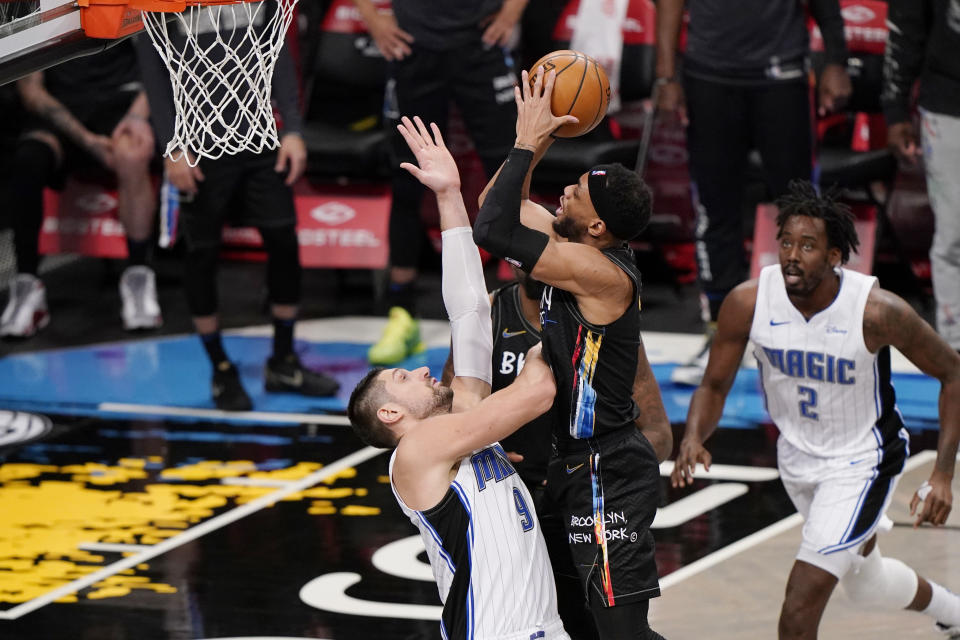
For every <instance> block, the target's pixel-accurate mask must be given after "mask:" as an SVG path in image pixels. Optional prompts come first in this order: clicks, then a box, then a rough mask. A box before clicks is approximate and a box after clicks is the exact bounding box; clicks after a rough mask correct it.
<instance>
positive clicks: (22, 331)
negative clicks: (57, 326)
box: [0, 273, 50, 338]
mask: <svg viewBox="0 0 960 640" xmlns="http://www.w3.org/2000/svg"><path fill="white" fill-rule="evenodd" d="M48 324H50V313H49V312H48V311H47V290H46V288H45V287H44V286H43V283H42V282H40V279H39V278H37V277H36V276H33V275H30V274H29V273H20V274H17V276H16V277H15V278H14V279H13V281H12V282H11V283H10V300H9V301H8V302H7V308H6V309H4V310H3V316H0V336H11V337H17V338H29V337H30V336H32V335H34V334H35V333H36V332H37V331H39V330H40V329H43V328H44V327H45V326H47V325H48Z"/></svg>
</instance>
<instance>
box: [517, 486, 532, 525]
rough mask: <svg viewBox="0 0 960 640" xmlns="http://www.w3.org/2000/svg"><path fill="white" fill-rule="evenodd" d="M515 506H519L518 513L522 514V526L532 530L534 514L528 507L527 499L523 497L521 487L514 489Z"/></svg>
mask: <svg viewBox="0 0 960 640" xmlns="http://www.w3.org/2000/svg"><path fill="white" fill-rule="evenodd" d="M513 506H515V507H516V508H517V513H519V514H520V526H521V527H523V530H524V531H530V530H531V529H533V514H531V513H530V509H528V508H527V501H526V500H524V499H523V494H522V493H520V489H517V488H516V487H514V489H513Z"/></svg>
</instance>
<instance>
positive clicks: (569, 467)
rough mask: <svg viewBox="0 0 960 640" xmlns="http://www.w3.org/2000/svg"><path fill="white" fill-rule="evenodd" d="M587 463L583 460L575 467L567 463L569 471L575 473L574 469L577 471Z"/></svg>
mask: <svg viewBox="0 0 960 640" xmlns="http://www.w3.org/2000/svg"><path fill="white" fill-rule="evenodd" d="M585 464H586V463H585V462H581V463H580V464H578V465H577V466H575V467H571V466H570V465H567V473H573V472H574V471H576V470H577V469H579V468H580V467H582V466H583V465H585Z"/></svg>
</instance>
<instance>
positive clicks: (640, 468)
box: [547, 425, 660, 607]
mask: <svg viewBox="0 0 960 640" xmlns="http://www.w3.org/2000/svg"><path fill="white" fill-rule="evenodd" d="M617 435H618V436H619V437H610V436H608V437H606V438H604V437H601V438H591V439H590V440H584V441H580V442H577V443H576V444H577V445H578V446H577V447H576V450H573V451H561V453H560V454H559V455H558V456H557V457H555V458H554V459H553V460H552V461H551V463H550V469H549V471H548V477H547V491H548V492H550V493H551V496H552V498H553V500H555V501H556V503H557V504H558V505H559V508H560V511H561V513H562V516H563V520H564V525H565V528H566V534H567V543H568V545H569V546H570V552H571V554H572V555H573V561H574V564H575V566H576V568H577V572H578V573H579V575H580V579H581V581H582V582H583V585H584V589H585V592H586V594H587V598H588V599H589V600H592V599H597V600H599V601H600V602H602V603H603V605H604V606H607V607H612V606H615V605H618V604H628V603H631V602H638V601H642V600H648V599H650V598H655V597H657V596H659V595H660V584H659V581H658V577H657V565H656V562H655V559H654V542H653V535H652V534H651V533H650V525H651V524H652V523H653V518H654V516H655V515H656V513H657V506H658V505H659V502H660V468H659V465H658V464H657V456H656V453H655V452H654V450H653V447H652V446H651V445H650V442H649V441H648V440H647V439H646V437H644V436H643V435H642V434H641V433H640V432H639V430H637V429H636V428H634V427H633V426H632V425H631V426H630V427H628V428H625V429H624V430H623V431H622V432H621V433H618V434H617Z"/></svg>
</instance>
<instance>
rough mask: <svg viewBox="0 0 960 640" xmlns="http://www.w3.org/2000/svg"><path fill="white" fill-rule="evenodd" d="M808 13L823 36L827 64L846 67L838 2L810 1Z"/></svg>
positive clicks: (845, 42) (841, 20) (845, 51)
mask: <svg viewBox="0 0 960 640" xmlns="http://www.w3.org/2000/svg"><path fill="white" fill-rule="evenodd" d="M810 13H812V14H813V19H814V20H816V21H817V26H818V27H820V33H821V34H823V49H824V53H825V59H826V62H827V64H839V65H841V66H843V67H846V66H847V40H846V37H845V36H844V34H843V15H842V14H841V13H840V2H839V1H838V0H810Z"/></svg>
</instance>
